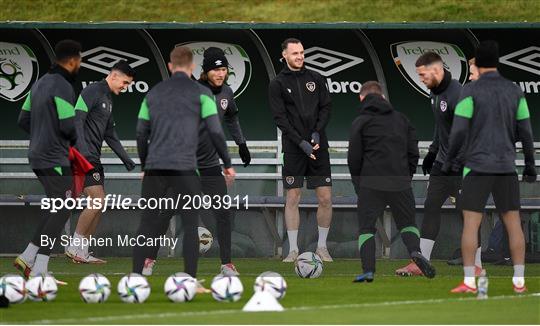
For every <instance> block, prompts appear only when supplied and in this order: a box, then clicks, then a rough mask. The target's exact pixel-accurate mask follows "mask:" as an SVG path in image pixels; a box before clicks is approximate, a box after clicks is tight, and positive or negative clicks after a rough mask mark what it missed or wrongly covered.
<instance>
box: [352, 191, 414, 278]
mask: <svg viewBox="0 0 540 326" xmlns="http://www.w3.org/2000/svg"><path fill="white" fill-rule="evenodd" d="M357 195H358V223H359V225H360V236H359V238H358V247H359V249H360V257H361V259H362V269H363V270H364V273H367V272H373V273H374V272H375V233H376V232H377V229H376V227H375V224H376V222H377V218H379V217H380V216H382V215H383V213H384V209H385V208H386V206H387V205H388V206H390V210H391V212H392V215H393V217H394V221H395V223H396V227H397V228H398V230H399V231H400V233H401V239H402V240H403V242H404V243H405V246H406V247H407V250H408V251H409V254H411V253H413V252H415V251H417V252H419V251H420V234H419V231H418V229H417V228H416V223H415V203H414V196H413V192H412V188H409V189H407V190H403V191H381V190H375V189H370V188H365V187H358V188H357Z"/></svg>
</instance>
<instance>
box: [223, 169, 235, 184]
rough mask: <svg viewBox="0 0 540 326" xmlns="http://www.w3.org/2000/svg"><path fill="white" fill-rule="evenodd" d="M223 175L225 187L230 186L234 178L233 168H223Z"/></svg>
mask: <svg viewBox="0 0 540 326" xmlns="http://www.w3.org/2000/svg"><path fill="white" fill-rule="evenodd" d="M223 175H224V176H225V183H226V184H227V186H231V185H232V184H233V183H234V178H235V177H236V171H235V170H234V168H233V167H230V168H224V169H223Z"/></svg>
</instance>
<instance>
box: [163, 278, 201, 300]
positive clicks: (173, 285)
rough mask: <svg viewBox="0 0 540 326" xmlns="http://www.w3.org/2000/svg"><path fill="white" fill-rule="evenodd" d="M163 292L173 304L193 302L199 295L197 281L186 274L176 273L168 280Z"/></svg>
mask: <svg viewBox="0 0 540 326" xmlns="http://www.w3.org/2000/svg"><path fill="white" fill-rule="evenodd" d="M163 290H164V291H165V294H166V295H167V297H169V299H170V300H171V301H172V302H187V301H191V300H193V298H194V297H195V294H196V293H197V280H195V279H194V278H193V277H191V276H190V275H189V274H186V273H175V274H173V275H171V276H169V277H168V278H167V280H166V281H165V284H164V285H163Z"/></svg>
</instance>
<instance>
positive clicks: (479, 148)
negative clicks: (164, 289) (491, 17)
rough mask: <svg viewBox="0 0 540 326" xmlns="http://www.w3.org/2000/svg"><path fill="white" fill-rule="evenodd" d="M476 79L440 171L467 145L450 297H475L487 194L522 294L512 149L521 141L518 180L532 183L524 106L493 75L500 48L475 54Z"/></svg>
mask: <svg viewBox="0 0 540 326" xmlns="http://www.w3.org/2000/svg"><path fill="white" fill-rule="evenodd" d="M475 59H476V66H477V67H478V70H479V73H480V78H479V79H478V80H477V81H475V82H473V83H470V84H468V85H466V86H465V87H464V88H463V91H462V93H461V96H460V101H459V103H458V105H457V106H456V112H455V118H454V123H453V126H452V132H451V136H450V149H449V151H448V156H447V159H446V162H445V164H444V166H443V171H454V172H455V171H458V170H459V169H460V167H461V159H458V158H457V157H458V156H459V155H458V153H459V151H460V149H461V148H462V146H463V144H465V143H466V144H467V145H466V150H465V154H464V163H465V165H464V168H463V175H464V179H463V193H462V208H463V215H464V227H463V235H462V237H461V251H462V255H463V270H464V274H465V277H464V281H463V283H461V284H460V285H459V286H458V287H456V288H454V289H453V290H452V292H453V293H476V282H475V275H474V251H475V249H476V244H477V232H478V229H479V228H480V224H481V223H482V217H483V214H482V212H483V210H484V208H485V205H486V202H487V199H488V197H489V195H490V194H492V195H493V200H494V202H495V206H496V208H497V211H498V212H499V213H500V214H501V215H502V220H503V222H504V224H505V225H506V229H507V231H508V236H509V242H510V252H511V256H512V262H513V264H514V277H513V278H512V283H513V288H514V291H515V292H516V293H522V292H525V291H526V290H527V289H526V287H525V277H524V276H525V275H524V273H525V239H524V234H523V230H522V228H521V219H520V215H519V209H520V198H519V181H518V176H517V173H516V165H515V159H516V148H515V144H516V142H518V141H521V143H522V144H523V154H524V156H525V169H524V170H523V180H524V181H526V182H534V181H535V180H536V169H535V162H534V143H533V135H532V128H531V121H530V114H529V109H528V106H527V101H526V99H525V96H524V95H523V92H522V91H521V89H520V88H519V87H518V86H517V85H515V84H514V83H513V82H512V81H510V80H508V79H506V78H504V77H502V76H501V75H500V74H499V72H498V71H497V64H498V62H499V47H498V44H497V43H496V42H494V41H484V42H482V43H480V45H479V47H478V48H477V50H476V56H475Z"/></svg>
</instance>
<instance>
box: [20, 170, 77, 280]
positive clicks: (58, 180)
mask: <svg viewBox="0 0 540 326" xmlns="http://www.w3.org/2000/svg"><path fill="white" fill-rule="evenodd" d="M50 170H51V173H49V174H48V175H47V176H45V177H41V178H40V181H41V182H42V184H43V185H44V186H45V193H46V195H47V197H48V198H60V199H63V200H65V199H67V198H69V197H71V183H72V174H71V168H70V167H61V168H60V169H58V170H59V171H61V173H57V172H56V170H55V169H50ZM53 170H54V172H53ZM70 214H71V212H70V211H69V210H68V209H66V208H61V209H59V210H58V211H57V212H56V213H50V215H49V218H48V220H47V222H46V223H45V225H44V226H43V229H42V230H41V237H44V238H46V239H48V240H49V243H52V242H51V241H54V242H55V243H58V238H59V236H60V233H61V232H62V229H63V228H64V226H65V224H66V222H67V220H68V219H69V217H70ZM51 251H52V248H51V246H48V245H40V248H39V250H38V252H37V255H36V260H35V262H34V266H33V268H32V272H31V274H30V275H31V276H33V275H39V274H43V273H47V272H48V265H49V256H50V254H51Z"/></svg>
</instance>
